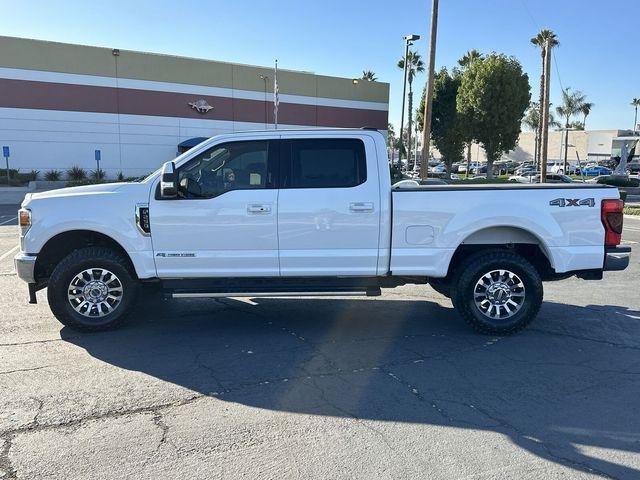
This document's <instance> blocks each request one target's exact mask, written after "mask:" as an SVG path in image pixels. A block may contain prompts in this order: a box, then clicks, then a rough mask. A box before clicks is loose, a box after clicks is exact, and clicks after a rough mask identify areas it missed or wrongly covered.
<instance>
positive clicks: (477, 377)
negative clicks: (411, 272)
mask: <svg viewBox="0 0 640 480" xmlns="http://www.w3.org/2000/svg"><path fill="white" fill-rule="evenodd" d="M16 208H17V207H15V206H10V207H8V206H4V207H0V292H2V293H1V295H0V392H1V395H0V478H1V479H14V478H20V479H22V478H31V479H36V478H60V479H74V478H105V479H106V478H109V479H111V478H114V477H117V478H135V479H146V478H148V479H157V478H203V479H204V478H230V477H233V478H249V479H253V478H274V479H281V478H311V477H313V478H363V479H364V478H366V479H372V478H389V479H398V478H447V479H449V478H459V479H462V478H464V479H471V478H473V479H491V478H495V479H504V478H518V479H534V478H629V479H632V478H633V479H637V478H640V416H639V415H638V409H639V408H640V281H639V280H638V278H639V277H638V276H639V274H640V256H639V255H638V254H637V253H636V254H635V255H634V256H632V264H631V266H630V267H629V268H628V269H627V270H626V271H624V272H615V273H609V274H606V276H605V280H603V281H599V282H586V281H582V280H578V279H575V278H572V279H569V280H566V281H562V282H556V283H547V284H545V299H546V301H545V303H544V305H543V307H542V310H541V312H540V315H539V317H538V319H537V320H536V321H535V322H534V324H533V325H532V326H531V327H529V328H528V329H527V330H525V331H524V332H522V333H520V334H517V335H515V336H513V337H505V338H496V337H487V336H481V335H477V334H475V333H473V332H472V331H471V330H470V329H469V328H468V327H467V326H466V325H465V324H464V323H463V322H462V321H461V320H460V319H459V318H458V316H457V315H456V313H455V312H454V310H453V309H452V306H451V302H450V301H449V300H448V299H447V298H445V297H443V296H441V295H439V294H437V293H436V292H434V291H433V290H431V288H430V287H426V286H407V287H402V288H397V289H394V290H387V291H385V292H384V294H383V296H382V297H375V298H357V297H351V298H348V299H338V298H335V299H334V298H322V299H264V298H263V299H222V300H182V301H164V300H162V299H160V298H159V297H158V296H155V295H153V294H148V295H146V297H145V298H144V299H143V301H142V302H140V304H139V306H138V307H137V309H136V310H135V312H134V314H133V318H132V319H131V321H130V322H129V323H128V324H127V325H126V326H125V327H124V328H122V329H120V330H116V331H113V332H106V333H96V334H80V333H78V332H75V331H72V330H69V329H68V328H62V326H61V325H60V324H59V323H58V322H57V321H56V320H55V318H54V317H53V316H52V314H51V313H50V311H49V308H48V306H47V301H46V291H41V292H39V293H38V301H39V303H38V304H37V305H28V304H27V303H26V286H25V284H24V283H23V282H21V281H19V280H18V279H17V278H16V276H15V273H13V265H12V257H13V255H14V253H15V251H16V244H17V227H16V226H15V210H16ZM623 238H624V242H626V243H630V244H632V246H634V247H637V246H638V245H640V218H631V217H625V233H624V237H623Z"/></svg>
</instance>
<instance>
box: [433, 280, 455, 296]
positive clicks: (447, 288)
mask: <svg viewBox="0 0 640 480" xmlns="http://www.w3.org/2000/svg"><path fill="white" fill-rule="evenodd" d="M429 285H430V286H431V288H433V289H434V290H435V291H436V292H438V293H439V294H440V295H444V296H445V297H447V298H451V284H449V283H444V282H441V281H439V280H436V279H431V280H429Z"/></svg>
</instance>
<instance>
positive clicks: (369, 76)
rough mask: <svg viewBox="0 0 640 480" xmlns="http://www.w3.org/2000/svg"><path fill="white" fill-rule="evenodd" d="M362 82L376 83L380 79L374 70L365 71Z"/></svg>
mask: <svg viewBox="0 0 640 480" xmlns="http://www.w3.org/2000/svg"><path fill="white" fill-rule="evenodd" d="M362 80H366V81H367V82H376V81H378V77H376V74H375V72H373V71H372V70H363V71H362Z"/></svg>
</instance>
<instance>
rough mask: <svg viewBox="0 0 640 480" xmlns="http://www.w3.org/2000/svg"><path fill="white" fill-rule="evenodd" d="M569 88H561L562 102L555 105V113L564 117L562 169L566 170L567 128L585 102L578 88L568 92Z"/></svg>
mask: <svg viewBox="0 0 640 480" xmlns="http://www.w3.org/2000/svg"><path fill="white" fill-rule="evenodd" d="M569 90H570V88H569V87H567V88H565V89H564V90H562V104H561V105H559V106H557V107H556V113H557V114H558V115H560V117H562V118H563V119H564V127H565V131H564V171H565V172H566V171H567V152H568V150H569V149H568V148H567V146H568V144H569V128H570V127H571V117H573V116H574V115H578V114H579V113H583V112H582V107H583V106H584V104H585V103H587V102H586V101H585V100H586V98H587V96H586V95H585V94H584V93H582V92H581V91H580V90H576V91H575V92H569Z"/></svg>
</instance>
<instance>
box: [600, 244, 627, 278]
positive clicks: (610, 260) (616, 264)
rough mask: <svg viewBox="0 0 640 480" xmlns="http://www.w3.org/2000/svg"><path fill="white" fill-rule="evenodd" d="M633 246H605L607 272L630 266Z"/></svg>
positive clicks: (604, 268)
mask: <svg viewBox="0 0 640 480" xmlns="http://www.w3.org/2000/svg"><path fill="white" fill-rule="evenodd" d="M630 258H631V247H627V246H624V247H605V249H604V267H603V270H604V271H605V272H615V271H619V270H624V269H625V268H627V267H628V266H629V259H630Z"/></svg>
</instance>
